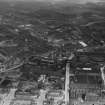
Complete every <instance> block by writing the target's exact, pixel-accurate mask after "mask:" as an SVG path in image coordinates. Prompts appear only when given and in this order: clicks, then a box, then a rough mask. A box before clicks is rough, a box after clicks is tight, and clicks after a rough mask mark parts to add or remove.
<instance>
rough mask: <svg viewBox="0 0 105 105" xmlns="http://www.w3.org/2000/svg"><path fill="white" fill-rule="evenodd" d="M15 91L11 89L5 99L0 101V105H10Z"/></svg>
mask: <svg viewBox="0 0 105 105" xmlns="http://www.w3.org/2000/svg"><path fill="white" fill-rule="evenodd" d="M15 91H16V89H11V90H10V92H9V94H8V95H7V97H5V98H4V99H3V100H2V102H1V105H10V102H11V101H12V99H14V94H15Z"/></svg>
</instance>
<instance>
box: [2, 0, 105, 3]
mask: <svg viewBox="0 0 105 105" xmlns="http://www.w3.org/2000/svg"><path fill="white" fill-rule="evenodd" d="M0 1H2V0H0ZM5 1H43V2H44V1H51V2H60V1H68V2H75V3H86V2H97V1H105V0H5Z"/></svg>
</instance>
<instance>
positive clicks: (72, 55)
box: [65, 54, 74, 105]
mask: <svg viewBox="0 0 105 105" xmlns="http://www.w3.org/2000/svg"><path fill="white" fill-rule="evenodd" d="M73 57H74V54H71V56H70V57H69V60H72V58H73ZM69 85H70V63H69V62H68V63H67V64H66V79H65V102H66V105H69Z"/></svg>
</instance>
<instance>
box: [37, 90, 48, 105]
mask: <svg viewBox="0 0 105 105" xmlns="http://www.w3.org/2000/svg"><path fill="white" fill-rule="evenodd" d="M40 92H41V94H40V97H39V99H38V100H37V105H43V101H44V100H45V95H46V91H44V90H40Z"/></svg>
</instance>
